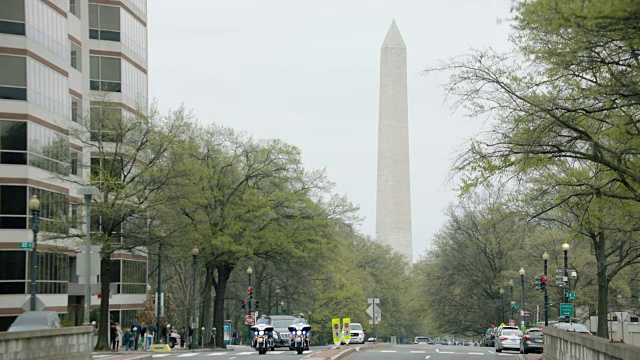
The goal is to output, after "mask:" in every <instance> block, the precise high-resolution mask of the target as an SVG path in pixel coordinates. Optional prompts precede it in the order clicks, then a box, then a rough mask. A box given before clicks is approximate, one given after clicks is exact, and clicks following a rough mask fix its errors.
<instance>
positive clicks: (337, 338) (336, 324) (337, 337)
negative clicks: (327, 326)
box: [331, 319, 342, 345]
mask: <svg viewBox="0 0 640 360" xmlns="http://www.w3.org/2000/svg"><path fill="white" fill-rule="evenodd" d="M331 327H332V328H333V329H332V330H333V342H334V343H335V344H336V345H340V343H341V342H342V334H340V319H331Z"/></svg>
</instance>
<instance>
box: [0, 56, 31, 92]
mask: <svg viewBox="0 0 640 360" xmlns="http://www.w3.org/2000/svg"><path fill="white" fill-rule="evenodd" d="M0 69H2V71H0V99H8V100H27V58H25V57H20V56H8V55H0Z"/></svg>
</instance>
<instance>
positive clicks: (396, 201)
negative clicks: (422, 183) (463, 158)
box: [376, 20, 413, 264]
mask: <svg viewBox="0 0 640 360" xmlns="http://www.w3.org/2000/svg"><path fill="white" fill-rule="evenodd" d="M379 106H380V108H379V119H378V191H377V198H376V239H377V240H378V241H380V242H381V243H383V244H387V245H391V247H392V248H393V250H395V251H397V252H398V253H400V254H402V255H404V256H405V258H406V259H407V261H408V262H409V264H412V263H413V243H412V239H411V189H410V183H409V120H408V105H407V48H406V47H405V45H404V41H403V40H402V35H400V30H398V26H397V25H396V22H395V20H394V21H393V22H392V23H391V26H390V27H389V31H388V32H387V36H386V37H385V38H384V42H383V43H382V48H381V49H380V104H379Z"/></svg>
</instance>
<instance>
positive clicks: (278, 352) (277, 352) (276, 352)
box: [267, 351, 284, 355]
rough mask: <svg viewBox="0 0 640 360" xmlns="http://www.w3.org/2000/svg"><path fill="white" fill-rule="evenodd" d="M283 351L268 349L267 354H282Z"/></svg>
mask: <svg viewBox="0 0 640 360" xmlns="http://www.w3.org/2000/svg"><path fill="white" fill-rule="evenodd" d="M283 352H284V351H269V352H268V353H267V354H272V355H280V354H282V353H283Z"/></svg>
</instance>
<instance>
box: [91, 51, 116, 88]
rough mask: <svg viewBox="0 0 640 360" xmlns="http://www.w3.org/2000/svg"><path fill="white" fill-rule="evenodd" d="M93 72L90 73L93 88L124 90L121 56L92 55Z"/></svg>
mask: <svg viewBox="0 0 640 360" xmlns="http://www.w3.org/2000/svg"><path fill="white" fill-rule="evenodd" d="M90 60H91V72H90V75H89V79H90V85H91V86H90V87H91V90H97V91H110V92H121V91H122V80H121V79H122V78H121V76H122V75H121V74H122V73H121V69H120V61H121V60H120V58H115V57H106V56H91V58H90Z"/></svg>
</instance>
